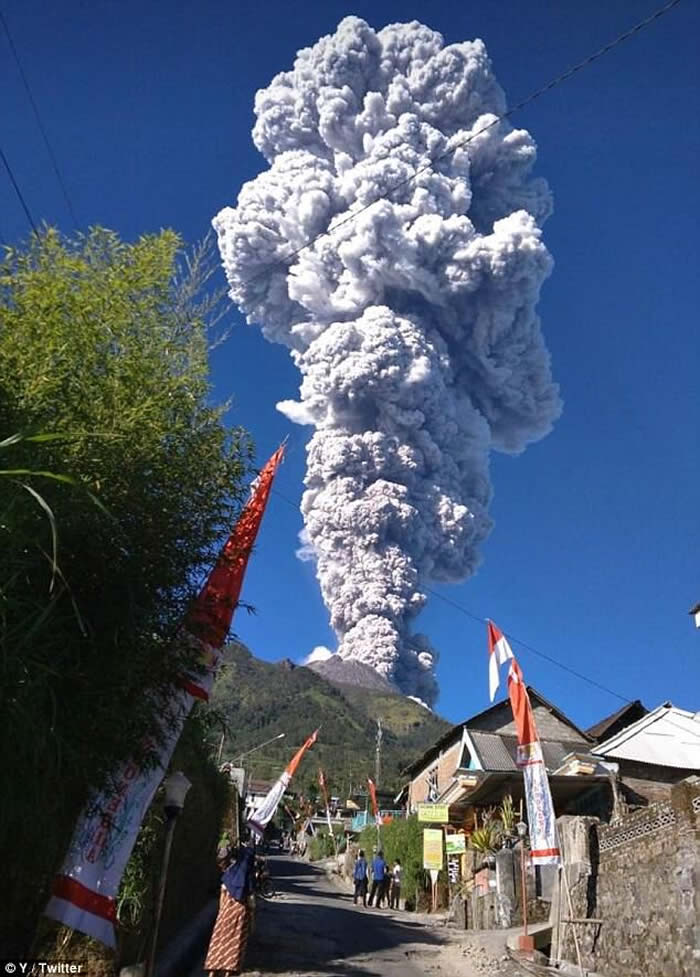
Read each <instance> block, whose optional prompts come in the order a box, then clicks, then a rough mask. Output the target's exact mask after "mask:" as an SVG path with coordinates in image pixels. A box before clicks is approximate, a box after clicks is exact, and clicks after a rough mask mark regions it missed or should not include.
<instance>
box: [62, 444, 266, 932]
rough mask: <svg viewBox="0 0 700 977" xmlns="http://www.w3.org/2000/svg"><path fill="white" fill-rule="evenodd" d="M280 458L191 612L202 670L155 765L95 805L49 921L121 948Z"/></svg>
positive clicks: (118, 782) (67, 863)
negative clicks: (119, 926)
mask: <svg viewBox="0 0 700 977" xmlns="http://www.w3.org/2000/svg"><path fill="white" fill-rule="evenodd" d="M283 454H284V446H283V445H281V446H280V447H279V448H278V449H277V451H276V452H275V453H274V454H273V456H272V457H271V458H270V460H269V461H268V463H267V464H266V465H265V468H264V469H263V471H262V472H261V474H260V476H259V479H258V484H257V489H256V492H255V495H254V497H253V498H251V500H250V501H249V502H248V504H247V505H246V507H245V508H244V509H243V512H242V513H241V515H240V518H239V519H238V522H237V523H236V525H235V527H234V529H233V531H232V532H231V535H230V536H229V538H228V541H227V542H226V545H225V546H224V548H223V549H222V551H221V553H220V555H219V558H218V560H217V562H216V564H215V566H214V567H213V569H212V571H211V573H210V574H209V576H208V578H207V581H206V583H205V584H204V587H203V588H202V590H201V592H200V594H199V596H198V597H197V598H196V599H195V600H194V601H193V603H192V605H191V606H190V608H189V610H188V612H187V615H186V617H185V621H184V623H183V628H182V631H181V633H180V635H179V637H178V639H177V640H178V641H179V642H183V643H187V644H188V645H190V646H192V647H194V649H195V650H196V651H197V652H198V654H199V660H200V664H201V666H202V669H203V670H202V672H201V673H200V672H192V673H190V674H187V675H183V676H182V678H181V679H180V682H179V687H178V688H175V689H174V690H173V693H172V695H171V696H170V699H169V700H168V702H167V703H166V704H165V706H164V707H162V708H161V712H160V718H159V722H160V726H161V730H162V736H161V742H160V744H155V743H153V744H144V746H145V748H148V747H149V746H151V748H152V751H153V752H154V753H157V755H158V763H157V765H156V766H155V767H152V768H149V769H146V770H144V769H142V768H141V767H139V766H138V765H137V764H135V763H134V762H132V761H131V760H129V761H128V762H127V763H125V764H123V765H122V766H121V768H120V769H119V770H118V771H117V772H116V774H115V776H114V777H113V779H112V784H111V786H110V787H109V788H107V789H105V790H103V791H102V792H101V793H100V794H99V795H97V796H96V797H93V798H91V800H90V801H89V802H88V804H87V806H86V808H85V810H84V811H83V813H82V815H81V817H80V820H79V821H78V824H77V826H76V828H75V832H74V834H73V838H72V841H71V844H70V847H69V849H68V853H67V855H66V857H65V860H64V862H63V865H62V867H61V870H60V873H59V874H58V875H57V876H56V878H55V879H54V883H53V887H52V892H53V894H52V896H51V898H50V900H49V902H48V905H47V906H46V909H45V910H44V913H45V915H46V916H49V917H50V918H51V919H55V920H57V921H58V922H59V923H63V924H64V925H65V926H70V927H71V928H72V929H76V930H80V932H81V933H86V934H87V935H88V936H91V937H93V938H94V939H96V940H100V942H102V943H104V944H106V945H107V946H110V947H114V946H116V936H115V931H114V926H115V923H116V918H117V913H116V896H117V892H118V890H119V884H120V882H121V878H122V875H123V873H124V869H125V867H126V863H127V861H128V860H129V856H130V855H131V851H132V849H133V847H134V844H135V842H136V838H137V836H138V833H139V828H140V827H141V822H142V821H143V818H144V815H145V813H146V811H147V810H148V807H149V806H150V804H151V801H152V800H153V797H154V795H155V792H156V790H157V789H158V786H159V784H160V782H161V780H162V779H163V775H164V773H165V771H166V769H167V766H168V764H169V763H170V758H171V756H172V754H173V750H174V749H175V744H176V743H177V741H178V739H179V737H180V733H181V731H182V727H183V726H184V723H185V720H186V718H187V716H188V715H189V713H190V711H191V709H192V707H193V705H194V703H195V701H196V700H197V699H203V700H206V699H208V698H209V693H210V691H211V688H212V685H213V682H214V677H215V674H216V669H217V666H218V664H219V660H220V657H221V646H222V645H223V644H224V642H225V640H226V637H227V635H228V632H229V630H230V627H231V621H232V618H233V614H234V611H235V609H236V605H237V603H238V599H239V596H240V592H241V587H242V585H243V577H244V574H245V570H246V567H247V565H248V559H249V557H250V554H251V552H252V549H253V544H254V543H255V539H256V537H257V534H258V530H259V528H260V523H261V522H262V517H263V514H264V512H265V506H266V504H267V500H268V497H269V494H270V489H271V488H272V481H273V479H274V477H275V474H276V472H277V468H278V467H279V464H280V462H281V461H282V456H283Z"/></svg>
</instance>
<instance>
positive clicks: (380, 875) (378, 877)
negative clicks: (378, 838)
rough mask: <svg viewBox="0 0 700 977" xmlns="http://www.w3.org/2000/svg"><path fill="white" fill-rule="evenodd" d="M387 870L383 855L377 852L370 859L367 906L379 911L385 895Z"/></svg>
mask: <svg viewBox="0 0 700 977" xmlns="http://www.w3.org/2000/svg"><path fill="white" fill-rule="evenodd" d="M386 879H387V868H386V862H385V861H384V853H383V852H381V851H378V852H377V854H376V855H375V856H374V858H373V859H372V888H371V889H370V893H369V900H368V905H370V906H371V905H375V906H376V907H377V909H380V908H381V906H382V903H383V902H384V897H385V895H386Z"/></svg>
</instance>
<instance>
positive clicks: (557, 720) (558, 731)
mask: <svg viewBox="0 0 700 977" xmlns="http://www.w3.org/2000/svg"><path fill="white" fill-rule="evenodd" d="M527 691H528V695H529V696H530V703H531V705H532V711H533V713H534V716H535V724H536V725H537V732H538V733H539V734H540V738H541V739H543V740H544V739H566V740H575V741H578V742H580V743H590V742H591V737H590V736H589V735H588V734H587V733H584V732H583V730H582V729H579V728H578V726H577V725H576V724H575V723H574V722H572V721H571V719H569V717H568V716H567V715H565V714H564V713H563V712H562V711H561V710H560V709H557V707H556V706H555V705H553V704H552V703H551V702H549V701H548V700H547V699H545V697H544V696H543V695H542V694H541V693H540V692H538V691H537V689H534V688H533V687H532V686H531V685H528V686H527ZM464 725H465V726H466V727H467V729H469V730H471V729H477V730H482V731H483V732H487V733H502V734H506V735H509V734H514V733H515V732H516V728H515V721H514V719H513V711H512V709H511V707H510V701H509V700H508V699H504V700H503V701H501V702H497V703H495V704H494V705H493V706H490V707H489V708H488V709H485V710H484V711H483V712H480V713H477V715H476V716H473V717H472V718H471V719H467V720H466V721H465V723H464Z"/></svg>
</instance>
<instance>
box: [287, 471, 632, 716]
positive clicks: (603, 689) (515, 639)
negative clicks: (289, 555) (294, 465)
mask: <svg viewBox="0 0 700 977" xmlns="http://www.w3.org/2000/svg"><path fill="white" fill-rule="evenodd" d="M272 493H273V494H274V495H276V496H278V497H279V498H280V499H282V501H283V502H286V503H287V504H288V505H290V506H292V508H293V509H295V511H296V512H298V511H299V506H298V504H297V503H296V502H292V500H291V499H288V498H287V497H286V495H283V494H282V493H281V492H280V491H279V489H276V488H274V487H273V488H272ZM425 592H426V593H428V594H430V595H431V596H432V597H436V598H437V599H438V600H441V601H443V602H444V603H445V604H449V605H450V607H453V608H454V609H455V610H457V611H460V612H461V613H462V614H464V615H465V616H466V617H470V618H471V619H472V621H476V622H477V623H478V624H486V623H487V621H488V620H489V618H486V617H482V616H481V615H479V614H474V613H473V612H472V611H470V610H468V609H467V608H466V607H464V606H463V605H462V604H458V603H457V601H456V600H452V598H451V597H445V595H444V594H439V593H438V592H437V591H436V590H431V589H430V587H426V588H425ZM503 633H504V634H505V636H506V637H507V638H510V640H511V641H512V642H514V643H515V644H518V645H520V647H521V648H524V649H525V650H526V651H529V652H530V653H531V654H533V655H536V656H537V657H538V658H542V659H543V660H544V661H546V662H549V664H550V665H556V667H557V668H561V669H562V670H563V671H565V672H568V673H569V674H570V675H574V676H575V677H576V678H578V679H580V680H581V681H582V682H587V683H588V684H589V685H592V686H594V687H595V688H596V689H600V690H601V692H607V694H608V695H612V696H614V698H616V699H620V700H621V701H622V702H628V703H629V702H632V701H633V700H632V699H630V698H629V696H626V695H622V694H621V693H619V692H615V691H614V689H609V688H608V687H607V685H601V683H600V682H596V681H595V679H592V678H589V677H588V676H587V675H584V674H583V673H582V672H577V671H576V669H575V668H570V667H569V666H568V665H564V664H563V662H560V661H557V659H556V658H552V656H551V655H546V654H545V653H544V652H543V651H538V650H537V648H533V647H532V645H529V644H528V643H527V642H526V641H523V640H522V639H521V638H518V637H517V636H516V635H514V634H511V633H510V632H508V631H504V632H503ZM407 644H409V645H411V642H410V641H409V642H407ZM411 647H413V648H415V649H416V650H417V651H423V650H424V649H423V648H421V647H419V646H418V645H411Z"/></svg>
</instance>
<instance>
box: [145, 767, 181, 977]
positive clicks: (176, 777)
mask: <svg viewBox="0 0 700 977" xmlns="http://www.w3.org/2000/svg"><path fill="white" fill-rule="evenodd" d="M191 786H192V784H191V783H190V781H189V780H188V779H187V777H186V776H185V775H184V773H183V772H182V771H181V770H177V771H176V772H175V773H171V774H170V776H169V777H166V779H165V781H164V782H163V787H164V788H165V805H164V807H165V817H166V829H165V848H164V850H163V863H162V865H161V869H160V881H159V883H158V898H157V900H156V912H155V919H154V922H153V935H152V936H151V946H150V949H149V951H148V958H147V960H146V971H145V975H144V977H153V971H154V968H155V963H156V945H157V943H158V930H159V929H160V917H161V915H162V912H163V900H164V898H165V883H166V881H167V878H168V864H169V862H170V849H171V847H172V843H173V834H174V832H175V822H176V821H177V818H178V815H179V814H180V811H181V810H182V808H183V807H184V804H185V797H186V796H187V791H188V790H189V789H190V787H191Z"/></svg>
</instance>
